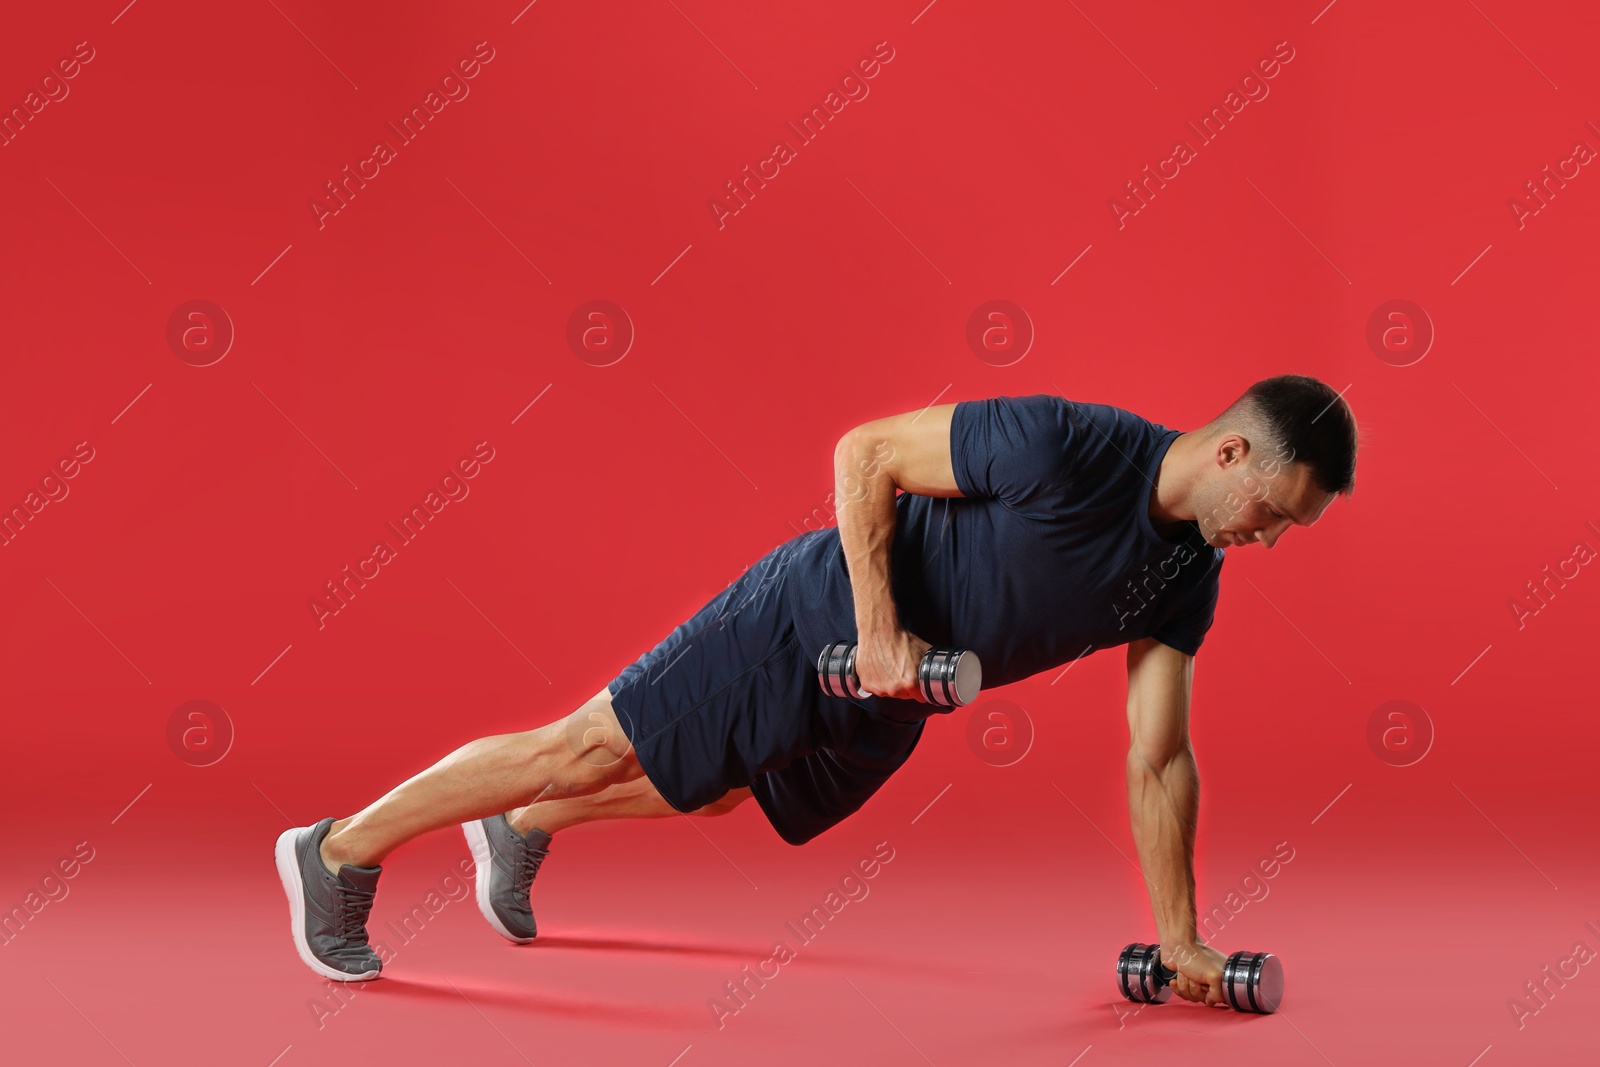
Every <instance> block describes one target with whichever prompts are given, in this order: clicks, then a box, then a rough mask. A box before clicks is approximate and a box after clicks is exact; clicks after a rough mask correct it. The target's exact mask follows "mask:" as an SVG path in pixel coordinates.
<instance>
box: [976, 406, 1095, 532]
mask: <svg viewBox="0 0 1600 1067" xmlns="http://www.w3.org/2000/svg"><path fill="white" fill-rule="evenodd" d="M1074 406H1075V405H1074V404H1073V402H1072V401H1070V400H1067V399H1064V398H1063V397H1059V396H1055V395H1053V394H1050V393H1040V394H1038V395H1036V396H1022V397H1014V396H996V397H987V398H984V399H981V400H965V401H962V402H960V403H958V404H957V405H956V407H955V411H953V412H952V413H951V416H950V464H951V467H952V468H953V470H954V472H955V478H956V487H957V488H959V489H960V490H961V494H962V495H963V496H968V497H995V498H998V499H999V500H1000V501H1002V502H1003V503H1005V504H1006V505H1007V506H1008V507H1018V506H1020V505H1022V504H1025V503H1026V502H1027V501H1028V500H1030V499H1031V498H1033V497H1034V496H1036V495H1038V494H1039V493H1041V492H1043V491H1045V490H1047V489H1050V488H1052V487H1054V486H1058V485H1060V484H1061V483H1062V482H1063V481H1065V480H1066V479H1068V478H1070V477H1071V476H1072V473H1073V471H1074V470H1075V469H1076V466H1077V461H1078V458H1079V457H1078V453H1079V451H1080V444H1081V442H1080V440H1079V437H1080V432H1079V429H1078V427H1079V426H1080V425H1081V424H1082V421H1083V420H1082V419H1081V418H1080V417H1078V416H1077V413H1076V412H1075V411H1074V410H1073V408H1074Z"/></svg>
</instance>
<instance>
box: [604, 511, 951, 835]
mask: <svg viewBox="0 0 1600 1067" xmlns="http://www.w3.org/2000/svg"><path fill="white" fill-rule="evenodd" d="M793 551H794V542H793V541H787V542H785V543H784V544H781V545H779V546H778V547H777V548H775V549H773V550H772V551H771V552H769V553H768V554H767V555H766V556H763V557H762V558H761V559H760V560H758V561H757V562H756V563H754V564H752V565H751V566H750V568H749V569H748V570H746V571H745V572H744V574H742V575H740V576H739V577H738V578H737V579H735V580H734V582H733V583H732V584H730V585H729V586H728V587H727V588H726V589H724V590H723V591H722V592H721V593H719V594H717V595H716V596H715V597H713V598H712V599H711V600H710V601H708V602H707V603H706V604H705V606H703V607H702V608H700V610H699V611H697V612H695V613H694V615H692V616H691V617H690V618H689V619H688V620H687V621H686V622H684V623H683V624H682V625H680V626H678V627H676V628H675V629H673V631H672V632H671V633H670V634H668V635H667V636H666V637H665V638H664V639H663V640H662V641H661V643H660V644H658V645H656V647H655V648H653V649H651V650H650V651H649V652H646V653H645V654H644V655H643V656H640V657H639V659H638V660H636V661H635V662H634V663H632V664H630V665H629V666H628V667H627V668H626V669H625V670H623V672H622V673H621V674H619V675H617V677H616V678H614V679H612V681H611V683H610V684H609V685H608V686H606V689H607V691H608V692H609V693H610V694H611V706H612V708H613V710H614V711H615V712H616V715H617V720H618V722H619V723H620V724H621V726H622V729H623V731H624V732H625V733H626V734H627V735H628V740H629V741H630V742H631V743H632V745H633V751H634V754H635V755H636V756H637V757H638V759H639V765H640V766H641V767H642V768H643V769H644V773H645V775H646V777H648V778H649V779H650V782H651V784H653V785H654V786H655V787H656V789H657V791H658V792H660V794H661V796H662V797H663V798H664V799H665V800H666V802H667V803H668V804H671V805H672V806H673V807H674V808H676V809H677V810H678V811H682V812H690V811H694V810H695V809H696V808H699V807H702V806H704V805H706V804H709V803H711V802H712V801H714V800H716V799H718V798H719V797H721V796H722V795H723V794H724V793H726V792H727V791H728V790H730V789H737V788H740V787H743V786H749V787H750V789H751V791H752V794H753V795H754V796H755V798H756V802H757V803H758V804H760V805H761V810H762V811H764V812H765V813H766V816H767V819H768V821H770V822H771V823H772V826H773V828H774V829H775V830H777V831H778V835H779V836H780V837H782V838H783V839H784V840H785V841H787V842H789V843H790V844H791V845H801V844H804V843H805V842H807V841H809V840H811V839H812V838H813V837H816V836H817V835H818V834H820V833H822V832H823V831H824V830H826V829H828V828H829V827H831V826H833V825H835V824H836V823H838V822H840V821H842V820H843V819H845V818H846V817H847V816H849V815H851V814H853V813H854V812H856V811H857V810H858V809H860V807H861V806H862V805H863V804H865V803H866V802H867V798H869V797H871V796H872V794H873V793H875V792H877V790H878V787H879V786H881V785H882V784H883V783H884V782H885V781H887V780H888V778H889V776H890V775H891V774H893V773H894V772H895V771H896V770H898V769H899V767H900V765H901V764H903V763H904V762H905V761H906V758H907V757H908V756H910V755H911V750H912V749H913V748H914V747H915V746H916V743H917V739H918V738H919V737H921V736H922V726H923V724H922V722H920V721H919V722H916V723H901V722H894V721H891V720H888V719H884V718H881V717H879V716H876V715H873V714H872V713H871V712H869V711H867V710H866V709H864V708H862V707H860V706H858V705H856V704H854V703H852V702H850V701H849V700H845V699H841V698H839V697H831V696H828V695H827V694H825V693H823V692H822V688H821V687H820V686H819V685H818V684H817V667H816V657H817V654H818V653H819V652H820V651H821V650H820V649H806V648H802V647H800V639H799V636H798V634H797V633H796V632H795V627H794V621H793V615H792V613H791V611H790V608H789V601H788V597H787V591H788V585H787V583H786V580H785V579H786V577H787V565H788V562H789V559H790V556H791V554H792V553H793Z"/></svg>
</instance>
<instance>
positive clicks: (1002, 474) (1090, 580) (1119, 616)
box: [788, 393, 1224, 719]
mask: <svg viewBox="0 0 1600 1067" xmlns="http://www.w3.org/2000/svg"><path fill="white" fill-rule="evenodd" d="M1178 434H1179V431H1177V430H1169V429H1168V428H1166V427H1165V426H1162V425H1160V424H1158V423H1153V422H1150V421H1149V420H1147V419H1145V418H1143V417H1141V416H1139V415H1136V414H1134V413H1133V412H1131V411H1127V410H1124V409H1122V408H1119V407H1113V406H1111V405H1109V404H1094V403H1086V402H1082V401H1072V400H1067V399H1064V398H1062V397H1059V396H1055V395H1053V394H1048V393H1045V394H1039V395H1036V396H1024V397H1009V396H1000V397H990V398H986V399H981V400H969V401H963V402H961V403H958V404H956V406H955V410H954V412H953V414H952V418H951V424H950V454H951V461H952V465H953V467H954V471H955V480H956V485H957V487H959V488H960V490H961V492H962V493H963V494H964V495H963V496H961V497H928V496H919V495H916V494H913V493H901V494H900V495H899V496H898V498H897V499H896V501H895V529H894V540H893V544H892V545H891V547H890V550H889V552H890V588H891V591H892V593H893V596H894V601H895V606H896V607H897V608H898V610H899V613H900V624H901V625H902V626H903V627H904V628H905V629H907V630H909V631H910V632H912V633H914V634H916V635H917V636H918V637H921V638H922V639H923V640H925V641H928V642H930V643H931V644H933V645H951V646H956V647H960V648H970V649H972V650H973V651H974V652H976V653H977V655H978V659H979V662H981V663H982V664H983V686H984V688H985V689H991V688H994V687H996V686H1001V685H1006V684H1008V683H1010V682H1014V681H1017V680H1019V679H1022V678H1026V677H1028V676H1030V675H1033V674H1037V673H1039V672H1041V671H1045V670H1049V669H1050V668H1052V667H1058V666H1061V665H1063V664H1066V663H1068V662H1070V661H1072V660H1075V659H1078V658H1081V657H1082V656H1085V655H1089V654H1092V653H1093V652H1096V651H1098V650H1100V649H1103V648H1110V647H1113V646H1116V645H1123V644H1127V643H1128V642H1130V641H1134V640H1138V639H1140V638H1144V637H1154V638H1155V639H1156V640H1158V641H1160V642H1162V643H1163V644H1166V645H1170V646H1171V647H1173V648H1175V649H1177V650H1178V651H1180V652H1185V653H1188V654H1189V655H1194V654H1195V652H1197V651H1198V650H1199V648H1200V645H1201V643H1202V642H1203V641H1204V640H1205V635H1206V631H1207V630H1209V629H1210V627H1211V620H1212V617H1213V614H1214V612H1215V610H1216V604H1217V593H1218V575H1219V573H1220V571H1221V568H1222V560H1223V555H1224V553H1223V550H1222V549H1220V548H1212V547H1211V546H1210V545H1208V544H1206V542H1205V538H1204V537H1203V536H1202V535H1201V533H1200V529H1199V526H1198V525H1197V524H1196V523H1194V522H1185V523H1180V524H1178V525H1177V526H1176V527H1175V528H1174V529H1175V530H1176V532H1171V531H1169V536H1170V537H1172V538H1173V540H1165V539H1163V538H1162V536H1161V535H1160V534H1159V533H1158V532H1157V531H1156V529H1155V527H1154V526H1153V525H1152V523H1151V521H1150V513H1149V507H1150V496H1151V493H1152V491H1153V490H1154V487H1155V482H1156V473H1157V471H1158V470H1159V469H1160V466H1161V459H1162V457H1163V456H1165V455H1166V452H1167V449H1168V448H1169V447H1170V446H1171V445H1172V442H1173V441H1174V440H1175V439H1176V438H1177V437H1178ZM792 543H793V545H794V546H795V552H794V555H793V557H792V558H791V559H790V560H789V564H788V589H789V602H790V606H791V608H792V610H793V612H794V618H795V628H796V631H797V632H798V635H799V637H800V641H801V645H802V648H803V649H804V651H805V653H806V654H807V656H808V657H809V658H811V659H813V660H814V659H815V658H816V657H817V655H818V654H819V653H820V652H821V651H822V648H823V646H824V645H826V644H827V643H828V642H830V641H836V640H847V641H854V640H856V638H857V633H856V623H855V607H854V596H853V594H852V591H851V588H850V575H849V571H848V569H847V568H846V565H845V560H844V553H843V551H842V549H841V547H840V543H839V530H838V528H837V527H828V528H826V529H823V530H815V531H812V532H810V533H805V534H801V535H800V536H799V537H797V538H794V539H793V541H792ZM856 703H858V704H860V705H861V706H862V707H865V708H867V709H868V710H871V711H874V712H878V713H880V714H884V715H885V716H886V717H889V718H897V719H900V718H904V717H905V716H906V715H907V714H908V713H909V714H910V715H911V716H913V717H914V718H919V719H920V718H922V717H924V716H926V715H928V714H931V713H933V712H937V711H942V710H948V709H941V708H938V707H936V706H931V705H927V704H923V703H921V702H919V701H912V700H895V699H890V698H887V697H866V698H863V699H861V700H859V701H856Z"/></svg>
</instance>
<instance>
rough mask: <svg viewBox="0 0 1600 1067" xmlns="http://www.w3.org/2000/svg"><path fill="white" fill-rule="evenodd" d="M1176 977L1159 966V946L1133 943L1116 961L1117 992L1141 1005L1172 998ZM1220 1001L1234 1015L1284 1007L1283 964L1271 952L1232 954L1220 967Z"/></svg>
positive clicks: (1260, 1012)
mask: <svg viewBox="0 0 1600 1067" xmlns="http://www.w3.org/2000/svg"><path fill="white" fill-rule="evenodd" d="M1176 977H1178V972H1176V971H1169V970H1167V968H1166V967H1165V966H1163V965H1162V963H1161V946H1160V945H1146V944H1143V943H1141V942H1137V941H1136V942H1134V943H1133V944H1131V945H1129V946H1128V947H1127V948H1125V949H1123V950H1122V955H1121V956H1119V957H1118V958H1117V991H1118V992H1119V993H1121V994H1122V995H1123V996H1124V997H1127V998H1128V999H1129V1000H1131V1001H1134V1002H1136V1003H1141V1004H1161V1003H1163V1002H1165V1001H1166V999H1167V998H1168V997H1170V996H1172V987H1171V986H1169V985H1168V984H1167V983H1169V982H1171V981H1172V980H1173V979H1174V978H1176ZM1222 999H1223V1001H1224V1002H1225V1003H1226V1004H1227V1005H1228V1007H1230V1008H1232V1009H1233V1010H1234V1011H1246V1012H1254V1013H1256V1014H1257V1015H1267V1014H1270V1013H1272V1012H1275V1011H1277V1010H1278V1005H1279V1004H1282V1003H1283V964H1282V963H1280V962H1279V961H1278V957H1277V956H1274V955H1273V954H1272V953H1270V952H1235V953H1234V954H1233V955H1231V956H1229V957H1228V959H1227V962H1226V963H1224V964H1223V966H1222Z"/></svg>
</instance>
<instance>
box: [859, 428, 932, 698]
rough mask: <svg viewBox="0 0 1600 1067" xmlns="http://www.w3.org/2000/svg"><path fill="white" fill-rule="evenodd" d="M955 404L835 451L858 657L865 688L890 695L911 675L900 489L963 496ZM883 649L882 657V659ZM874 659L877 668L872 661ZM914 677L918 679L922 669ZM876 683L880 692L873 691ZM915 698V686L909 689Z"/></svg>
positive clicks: (863, 433)
mask: <svg viewBox="0 0 1600 1067" xmlns="http://www.w3.org/2000/svg"><path fill="white" fill-rule="evenodd" d="M954 410H955V405H954V404H944V405H941V406H939V407H932V408H927V409H924V410H922V411H920V412H909V413H907V414H904V415H895V416H892V417H889V418H884V419H877V420H874V421H872V422H867V423H863V424H862V425H860V426H857V427H856V428H855V429H853V430H851V431H850V432H848V433H846V434H845V435H844V436H843V437H842V438H840V439H839V443H838V445H837V446H836V447H835V448H834V453H833V469H834V496H833V499H834V509H835V514H836V515H837V517H838V523H839V544H840V546H841V548H842V549H843V551H844V558H845V564H846V566H847V567H848V568H849V571H850V588H851V592H852V594H853V596H854V598H855V614H856V630H857V633H858V640H859V642H860V644H861V645H862V646H863V649H862V650H861V651H858V653H857V655H858V657H860V659H859V660H858V663H857V671H858V673H861V674H862V675H863V677H862V685H863V687H865V688H868V689H869V691H876V692H880V693H882V694H883V695H894V694H893V693H891V692H889V691H888V689H887V686H888V684H889V681H890V679H889V677H888V676H890V675H893V676H899V677H901V678H902V679H903V678H904V676H905V662H904V660H905V657H906V655H907V653H906V651H905V649H904V648H903V647H899V646H895V645H894V640H893V639H896V638H898V637H899V635H900V634H901V630H900V615H899V612H898V611H897V610H896V609H895V604H894V596H893V592H892V589H891V584H890V566H889V549H890V546H891V545H892V544H893V542H894V526H895V490H896V489H904V490H905V491H906V492H908V493H918V494H920V495H923V496H945V497H949V496H960V495H961V490H960V489H959V488H958V487H957V485H956V481H955V474H954V473H953V470H952V467H951V461H950V419H951V413H952V412H953V411H954ZM875 650H876V651H877V652H878V653H879V654H878V655H874V652H875ZM868 656H871V657H872V658H873V659H874V661H875V664H874V666H869V665H868V664H867V663H866V662H864V660H865V658H866V657H868ZM910 677H911V679H912V680H914V679H915V669H914V665H913V667H912V669H911V675H910ZM869 680H870V682H873V683H876V684H878V685H879V686H880V688H879V689H878V690H871V685H870V684H869ZM904 692H905V693H906V695H910V694H911V693H912V692H914V686H909V687H908V688H907V689H906V690H904Z"/></svg>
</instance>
